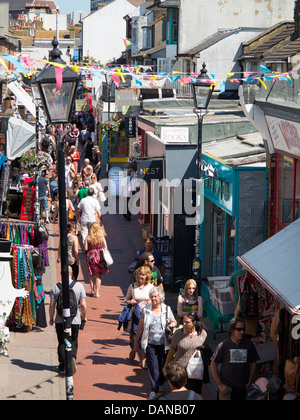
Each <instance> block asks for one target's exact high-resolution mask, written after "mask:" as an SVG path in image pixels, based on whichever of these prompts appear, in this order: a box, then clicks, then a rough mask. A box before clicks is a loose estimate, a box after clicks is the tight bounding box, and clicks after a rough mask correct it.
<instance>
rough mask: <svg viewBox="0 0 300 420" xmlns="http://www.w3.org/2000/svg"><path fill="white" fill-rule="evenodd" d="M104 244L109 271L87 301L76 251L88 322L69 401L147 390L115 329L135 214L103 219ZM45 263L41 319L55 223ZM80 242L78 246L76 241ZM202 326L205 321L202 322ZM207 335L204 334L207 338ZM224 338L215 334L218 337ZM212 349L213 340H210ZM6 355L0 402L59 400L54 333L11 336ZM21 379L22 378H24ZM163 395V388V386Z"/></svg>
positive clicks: (207, 392)
mask: <svg viewBox="0 0 300 420" xmlns="http://www.w3.org/2000/svg"><path fill="white" fill-rule="evenodd" d="M103 222H104V225H105V228H106V231H107V243H108V246H109V249H110V251H111V254H112V256H113V258H114V264H113V265H112V266H111V267H110V272H109V273H108V274H107V275H106V276H103V280H102V287H101V296H100V298H97V299H96V298H94V297H89V291H90V287H89V282H88V272H87V268H86V262H85V253H84V252H83V251H82V250H81V251H80V273H79V277H78V281H80V282H82V283H83V284H84V286H85V290H86V293H87V306H88V322H87V323H86V326H85V328H84V330H83V331H80V335H79V349H78V357H77V372H76V374H75V375H74V377H73V379H74V399H75V400H112V401H121V400H122V401H125V400H147V398H148V395H149V392H150V383H149V378H148V372H147V370H146V369H142V368H141V367H140V365H139V362H138V360H137V359H136V360H135V361H131V360H130V359H129V357H128V355H129V351H130V347H129V334H128V333H127V332H124V331H123V329H121V330H120V331H119V330H118V318H119V314H120V312H121V311H122V309H123V307H124V305H125V304H124V296H125V294H126V290H127V287H128V284H129V280H130V274H129V273H128V270H127V267H128V265H129V264H130V263H131V262H132V260H133V258H134V255H135V252H136V250H137V249H140V248H141V247H142V246H143V244H144V240H143V239H142V236H141V227H140V224H139V222H138V216H133V218H132V221H131V222H128V221H127V220H125V219H124V218H123V217H122V216H121V215H109V214H108V215H105V216H103ZM49 230H50V237H49V248H48V251H49V262H50V266H49V267H47V268H46V273H45V275H44V277H43V278H44V280H43V281H44V288H45V291H46V294H47V297H46V305H45V308H46V315H47V319H49V315H48V308H49V291H50V290H51V288H52V287H53V285H54V284H55V283H56V282H57V281H59V279H60V264H57V263H56V259H57V255H58V243H59V235H58V230H59V225H58V224H54V225H50V226H49ZM80 243H81V244H82V242H81V240H80ZM176 301H177V294H176V293H171V291H166V302H167V303H168V304H169V305H170V306H171V307H172V309H173V310H175V309H176ZM205 322H206V323H208V325H209V322H208V321H207V320H206V321H205ZM212 333H213V331H210V332H209V334H210V335H211V336H212ZM222 337H224V334H221V335H220V338H222ZM212 344H213V346H215V343H214V341H212ZM8 349H9V357H7V358H0V371H1V385H0V400H64V399H65V398H66V393H65V378H64V375H59V374H58V371H57V365H58V362H57V341H56V333H55V329H54V328H53V327H51V326H49V325H48V326H47V327H46V328H45V329H44V330H43V331H42V332H34V331H30V332H28V333H21V332H12V333H11V342H10V343H9V344H8ZM25 378H26V379H25ZM165 389H166V391H167V390H168V386H166V387H165ZM213 393H214V386H213V384H211V385H210V386H205V387H204V388H203V393H202V396H203V398H204V399H206V400H212V399H214V398H215V396H214V394H213Z"/></svg>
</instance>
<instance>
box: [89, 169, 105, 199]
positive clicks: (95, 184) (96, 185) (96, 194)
mask: <svg viewBox="0 0 300 420" xmlns="http://www.w3.org/2000/svg"><path fill="white" fill-rule="evenodd" d="M91 181H92V182H91V184H90V188H93V190H94V195H93V197H94V198H97V199H99V198H100V194H101V192H103V188H102V185H101V184H100V182H98V181H97V175H96V174H94V173H93V174H92V176H91Z"/></svg>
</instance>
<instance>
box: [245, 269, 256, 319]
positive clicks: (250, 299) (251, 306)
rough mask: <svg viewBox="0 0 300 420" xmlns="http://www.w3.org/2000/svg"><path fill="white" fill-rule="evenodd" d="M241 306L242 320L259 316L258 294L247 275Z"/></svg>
mask: <svg viewBox="0 0 300 420" xmlns="http://www.w3.org/2000/svg"><path fill="white" fill-rule="evenodd" d="M240 305H241V317H242V318H244V319H247V318H256V317H258V316H259V311H258V293H257V292H254V290H253V287H252V285H251V283H250V281H249V279H248V278H247V275H246V276H245V282H244V288H243V291H242V292H241V294H240Z"/></svg>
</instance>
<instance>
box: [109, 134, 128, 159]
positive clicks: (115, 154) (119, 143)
mask: <svg viewBox="0 0 300 420" xmlns="http://www.w3.org/2000/svg"><path fill="white" fill-rule="evenodd" d="M110 147H111V148H110V155H111V157H112V158H124V157H128V156H129V140H128V138H127V137H126V136H125V133H124V135H123V133H115V134H112V135H111V141H110Z"/></svg>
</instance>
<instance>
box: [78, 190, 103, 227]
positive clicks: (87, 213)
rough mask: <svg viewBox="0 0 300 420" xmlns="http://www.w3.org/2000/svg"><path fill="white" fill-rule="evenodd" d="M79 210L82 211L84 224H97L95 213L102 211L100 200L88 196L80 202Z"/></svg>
mask: <svg viewBox="0 0 300 420" xmlns="http://www.w3.org/2000/svg"><path fill="white" fill-rule="evenodd" d="M78 208H79V209H80V210H81V221H82V222H85V223H86V222H89V223H94V222H96V213H95V212H96V211H100V204H99V201H98V200H96V199H95V198H94V197H90V196H87V197H85V198H83V199H82V200H81V201H80V203H79V204H78Z"/></svg>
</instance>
